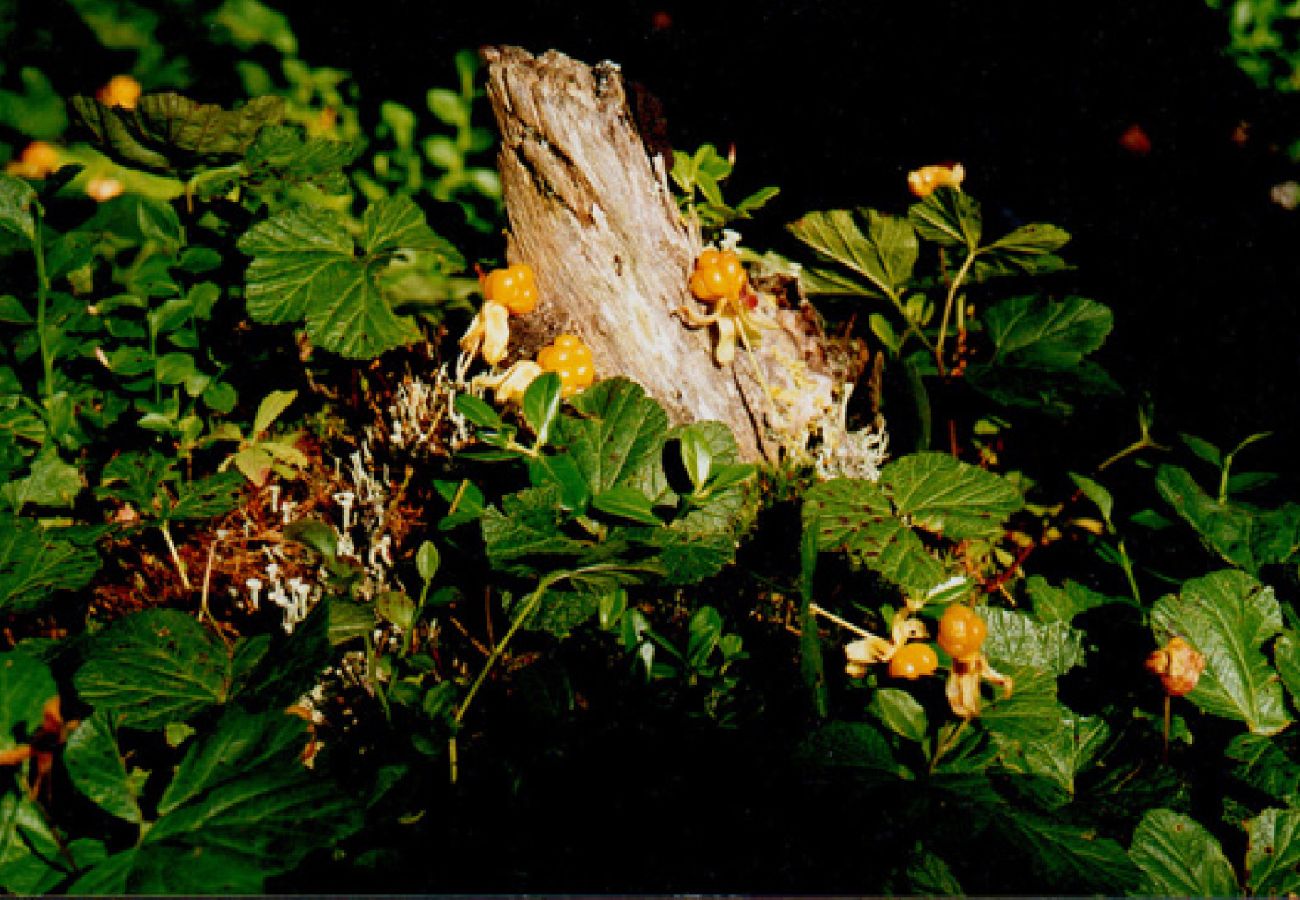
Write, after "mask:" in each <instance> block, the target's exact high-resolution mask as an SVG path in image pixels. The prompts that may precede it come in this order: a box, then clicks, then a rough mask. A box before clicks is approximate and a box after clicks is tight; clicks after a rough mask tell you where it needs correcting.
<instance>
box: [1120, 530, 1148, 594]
mask: <svg viewBox="0 0 1300 900" xmlns="http://www.w3.org/2000/svg"><path fill="white" fill-rule="evenodd" d="M1115 549H1116V550H1117V551H1118V552H1119V566H1120V568H1121V569H1123V570H1124V577H1125V578H1127V579H1128V589H1129V591H1130V592H1131V593H1132V594H1133V599H1134V600H1135V601H1136V602H1137V605H1138V606H1139V607H1140V606H1141V605H1142V595H1141V594H1140V593H1138V584H1137V578H1136V577H1135V576H1134V574H1133V561H1132V560H1131V559H1129V557H1128V549H1127V548H1126V547H1125V546H1124V539H1123V538H1120V539H1119V540H1118V542H1117V543H1116V545H1115Z"/></svg>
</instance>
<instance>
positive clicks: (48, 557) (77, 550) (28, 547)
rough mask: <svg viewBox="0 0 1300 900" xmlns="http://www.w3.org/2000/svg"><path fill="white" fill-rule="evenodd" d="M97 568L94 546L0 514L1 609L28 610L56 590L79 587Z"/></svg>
mask: <svg viewBox="0 0 1300 900" xmlns="http://www.w3.org/2000/svg"><path fill="white" fill-rule="evenodd" d="M97 571H99V557H98V556H97V555H96V554H95V551H94V548H93V547H86V546H81V545H78V544H74V543H72V542H70V541H66V540H62V539H60V538H59V537H58V529H56V528H49V529H47V528H44V527H42V526H41V524H40V523H38V522H36V521H34V520H32V519H28V518H24V517H18V518H13V517H10V516H8V515H2V514H0V612H6V613H15V612H28V611H31V610H34V609H37V608H39V607H41V606H44V605H46V604H47V603H49V602H50V601H51V600H52V599H54V597H55V596H56V594H55V592H56V591H65V590H80V589H81V588H83V587H85V586H86V585H87V584H89V583H90V579H91V578H93V577H94V575H95V573H96V572H97Z"/></svg>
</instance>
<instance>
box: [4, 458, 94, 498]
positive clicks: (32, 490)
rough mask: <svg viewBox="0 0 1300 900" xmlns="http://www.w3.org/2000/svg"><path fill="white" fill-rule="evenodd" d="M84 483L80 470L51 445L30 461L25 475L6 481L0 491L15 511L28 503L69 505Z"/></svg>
mask: <svg viewBox="0 0 1300 900" xmlns="http://www.w3.org/2000/svg"><path fill="white" fill-rule="evenodd" d="M83 486H84V485H83V483H82V480H81V470H80V469H78V468H77V467H76V466H74V465H71V464H69V463H65V462H64V461H63V460H62V459H60V458H59V455H58V453H56V452H55V451H54V450H53V448H52V447H50V448H48V449H47V450H46V451H45V452H43V453H42V454H41V455H40V456H39V457H37V459H36V461H35V462H33V463H32V469H31V472H30V474H28V476H27V477H26V478H22V479H20V480H18V481H11V482H9V483H8V484H6V485H5V486H4V487H3V488H0V494H2V495H3V496H4V498H5V501H6V502H7V503H8V504H9V506H10V508H11V509H12V510H13V511H14V512H15V513H17V512H21V511H22V509H23V507H25V506H26V505H27V504H29V503H34V504H36V505H37V506H57V507H65V508H66V507H70V506H72V504H73V502H74V501H75V500H76V497H77V495H78V494H79V493H81V489H82V487H83Z"/></svg>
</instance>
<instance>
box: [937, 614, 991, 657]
mask: <svg viewBox="0 0 1300 900" xmlns="http://www.w3.org/2000/svg"><path fill="white" fill-rule="evenodd" d="M988 630H989V629H988V626H987V625H986V624H984V619H983V618H981V617H980V614H979V613H977V612H975V610H973V609H971V608H970V607H969V606H964V605H963V604H961V603H954V604H952V605H951V606H949V607H948V608H947V609H945V610H944V611H943V616H942V617H940V619H939V646H940V647H942V648H943V649H944V652H945V653H947V654H948V655H949V656H951V657H952V658H953V659H955V660H959V661H961V662H967V661H969V660H972V659H974V658H975V657H976V656H979V652H980V647H981V646H983V644H984V637H985V635H987V634H988Z"/></svg>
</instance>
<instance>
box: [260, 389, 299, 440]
mask: <svg viewBox="0 0 1300 900" xmlns="http://www.w3.org/2000/svg"><path fill="white" fill-rule="evenodd" d="M297 397H298V392H297V391H271V393H269V394H267V395H266V396H265V397H263V398H262V402H261V403H259V404H257V415H256V416H254V417H253V430H252V432H251V436H252V437H253V438H254V439H255V440H256V439H259V438H261V437H262V436H264V435H265V434H266V432H267V430H268V429H270V427H271V425H272V424H273V423H274V422H275V420H276V419H278V418H280V416H281V414H282V413H283V412H284V411H285V410H286V409H288V408H289V404H291V403H293V401H294V400H295V399H297Z"/></svg>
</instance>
